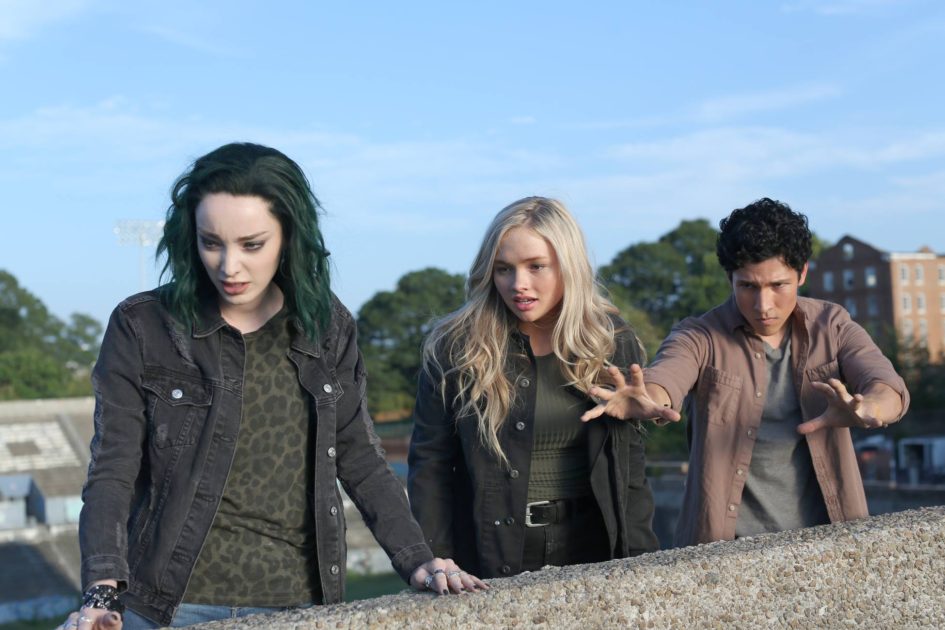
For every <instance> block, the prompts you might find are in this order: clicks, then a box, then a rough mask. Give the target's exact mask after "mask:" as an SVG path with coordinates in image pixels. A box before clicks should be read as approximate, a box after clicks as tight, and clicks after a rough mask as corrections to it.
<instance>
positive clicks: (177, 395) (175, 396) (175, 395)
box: [171, 389, 184, 400]
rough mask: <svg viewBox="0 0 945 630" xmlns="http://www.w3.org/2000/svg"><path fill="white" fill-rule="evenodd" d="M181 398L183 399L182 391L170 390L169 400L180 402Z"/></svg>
mask: <svg viewBox="0 0 945 630" xmlns="http://www.w3.org/2000/svg"><path fill="white" fill-rule="evenodd" d="M183 397H184V392H183V391H182V390H180V389H172V390H171V398H173V399H174V400H180V399H181V398H183Z"/></svg>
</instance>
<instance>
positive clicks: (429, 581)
mask: <svg viewBox="0 0 945 630" xmlns="http://www.w3.org/2000/svg"><path fill="white" fill-rule="evenodd" d="M431 584H433V574H432V573H431V574H430V575H428V576H426V577H425V578H423V588H426V589H429V588H430V585H431Z"/></svg>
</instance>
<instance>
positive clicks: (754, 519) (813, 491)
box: [735, 334, 830, 537]
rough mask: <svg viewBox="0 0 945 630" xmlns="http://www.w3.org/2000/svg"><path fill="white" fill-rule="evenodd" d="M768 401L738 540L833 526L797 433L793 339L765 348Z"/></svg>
mask: <svg viewBox="0 0 945 630" xmlns="http://www.w3.org/2000/svg"><path fill="white" fill-rule="evenodd" d="M764 347H765V355H766V356H767V361H768V396H767V398H766V399H765V408H764V412H763V413H762V415H761V427H759V429H758V436H757V440H756V441H755V447H754V449H753V450H752V455H751V466H750V467H749V469H748V478H747V479H746V480H745V490H744V492H743V493H742V504H741V507H740V508H739V510H738V520H737V521H736V523H735V536H736V537H739V536H756V535H758V534H766V533H770V532H780V531H786V530H790V529H800V528H802V527H812V526H814V525H822V524H824V523H829V522H830V518H829V517H828V515H827V506H826V504H825V503H824V497H823V494H822V493H821V491H820V485H819V484H818V483H817V478H816V477H815V475H814V466H813V464H812V463H811V457H810V449H808V447H807V439H806V438H805V437H804V436H803V435H800V434H799V433H798V432H797V425H798V424H799V423H800V420H801V408H800V404H799V403H798V400H797V393H796V392H795V390H794V379H793V377H792V375H791V335H790V334H787V335H785V342H784V343H783V344H782V346H781V348H772V347H771V346H769V345H768V344H767V343H765V344H764Z"/></svg>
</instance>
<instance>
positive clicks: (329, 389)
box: [322, 383, 331, 394]
mask: <svg viewBox="0 0 945 630" xmlns="http://www.w3.org/2000/svg"><path fill="white" fill-rule="evenodd" d="M322 389H323V390H325V393H326V394H330V393H331V385H329V384H328V383H325V384H324V385H322Z"/></svg>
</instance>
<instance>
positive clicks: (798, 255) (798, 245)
mask: <svg viewBox="0 0 945 630" xmlns="http://www.w3.org/2000/svg"><path fill="white" fill-rule="evenodd" d="M812 238H813V237H812V236H811V232H810V228H808V227H807V217H806V216H804V215H803V214H801V213H799V212H794V211H793V210H791V208H790V206H788V205H787V204H786V203H781V202H780V201H775V200H773V199H768V198H767V197H764V198H763V199H759V200H758V201H755V202H754V203H751V204H749V205H747V206H745V207H744V208H739V209H738V210H733V211H732V214H730V215H728V216H727V217H726V218H724V219H722V220H721V221H719V238H718V240H717V241H716V244H715V253H716V255H717V256H718V258H719V264H720V265H722V268H723V269H725V272H726V273H727V274H728V275H729V276H730V277H731V275H732V272H734V271H735V270H737V269H740V268H742V267H744V266H745V265H747V264H750V263H758V262H761V261H763V260H768V259H769V258H780V259H781V260H783V261H784V264H786V265H787V266H788V267H790V268H792V269H794V270H795V271H797V273H801V271H802V270H803V269H804V265H805V264H806V263H807V261H808V260H809V259H810V256H811V241H812Z"/></svg>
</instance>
